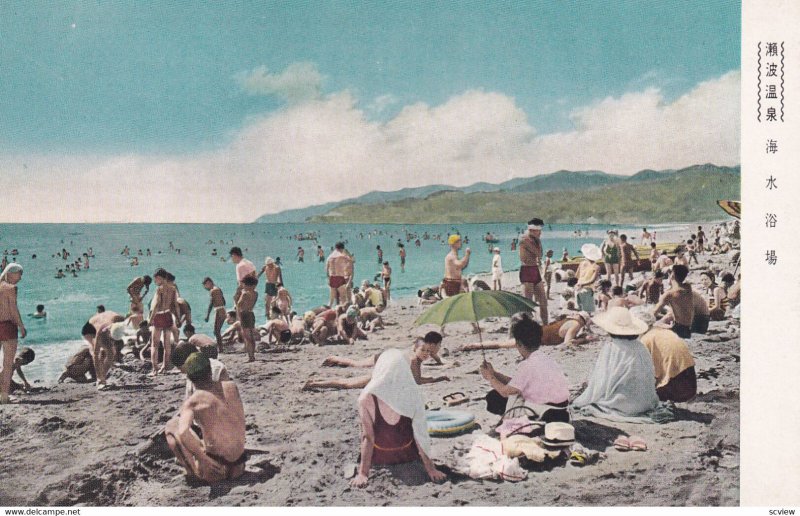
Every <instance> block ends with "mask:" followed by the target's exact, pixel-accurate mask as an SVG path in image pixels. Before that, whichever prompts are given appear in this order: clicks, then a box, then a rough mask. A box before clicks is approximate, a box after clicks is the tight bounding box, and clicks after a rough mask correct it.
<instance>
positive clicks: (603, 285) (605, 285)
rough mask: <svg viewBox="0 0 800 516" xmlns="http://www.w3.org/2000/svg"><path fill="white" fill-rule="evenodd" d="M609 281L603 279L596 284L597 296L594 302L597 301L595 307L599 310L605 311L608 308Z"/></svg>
mask: <svg viewBox="0 0 800 516" xmlns="http://www.w3.org/2000/svg"><path fill="white" fill-rule="evenodd" d="M610 291H611V281H609V280H603V281H601V282H600V284H599V285H597V298H596V299H595V303H597V309H598V310H600V311H601V312H605V311H606V309H607V308H608V302H609V301H611V292H610Z"/></svg>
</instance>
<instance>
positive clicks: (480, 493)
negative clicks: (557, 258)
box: [0, 255, 739, 506]
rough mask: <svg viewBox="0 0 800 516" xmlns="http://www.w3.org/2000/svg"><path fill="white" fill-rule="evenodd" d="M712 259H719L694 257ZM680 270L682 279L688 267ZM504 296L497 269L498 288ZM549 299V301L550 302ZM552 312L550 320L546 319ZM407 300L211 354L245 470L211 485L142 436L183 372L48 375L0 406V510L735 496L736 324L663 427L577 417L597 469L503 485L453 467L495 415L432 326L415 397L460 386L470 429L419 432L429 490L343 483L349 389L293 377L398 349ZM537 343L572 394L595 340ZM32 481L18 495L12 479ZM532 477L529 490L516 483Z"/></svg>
mask: <svg viewBox="0 0 800 516" xmlns="http://www.w3.org/2000/svg"><path fill="white" fill-rule="evenodd" d="M710 258H712V261H713V262H714V263H724V262H725V260H726V259H729V258H730V256H725V255H721V256H719V257H710ZM691 274H692V276H691V277H692V278H693V279H696V276H697V272H696V271H693V272H692V273H691ZM563 285H564V284H563V283H554V284H553V287H554V289H553V292H554V296H553V297H556V295H557V292H559V291H560V289H561V288H563ZM504 288H505V289H507V290H512V291H518V290H519V285H518V282H517V281H515V280H514V278H513V275H512V277H511V278H510V279H509V280H508V284H507V285H506V284H504ZM555 304H556V303H555V302H553V305H555ZM553 308H554V309H553V310H551V313H555V312H556V310H555V306H554V307H553ZM424 309H425V308H424V307H420V306H418V305H416V304H415V303H413V302H410V301H408V300H404V301H397V302H396V303H393V304H392V305H390V306H389V307H388V309H387V310H386V311H385V312H384V314H385V322H386V323H387V324H386V329H385V330H382V331H378V332H376V333H372V334H370V335H369V340H367V341H358V343H357V344H356V345H355V346H346V345H327V346H322V347H319V346H313V345H303V346H289V347H287V348H285V349H273V350H270V351H269V352H266V353H264V352H259V353H257V355H256V356H257V361H256V362H255V363H252V364H247V363H245V359H246V356H245V355H244V354H243V353H242V352H241V346H240V345H237V347H236V349H235V351H233V352H227V353H224V354H223V355H221V357H220V358H221V360H222V361H223V362H224V363H225V364H226V365H227V367H228V370H229V371H230V373H231V375H232V377H233V378H234V380H235V381H236V382H237V384H238V385H239V389H240V392H241V394H242V399H243V402H244V407H245V414H246V446H247V448H248V449H249V450H251V453H250V457H249V459H248V461H247V467H246V473H245V475H244V476H243V477H242V478H240V479H238V480H235V481H230V482H224V483H223V484H220V485H218V486H215V487H208V486H200V487H193V486H191V485H189V484H188V483H187V482H186V480H185V479H184V475H183V474H182V470H181V468H179V467H178V466H177V464H176V463H175V460H174V458H172V456H171V454H170V453H169V451H168V449H166V448H165V445H164V442H163V440H159V439H151V436H153V435H154V434H156V433H157V432H158V431H159V430H161V429H162V428H163V426H164V424H165V423H166V421H167V420H168V419H169V418H170V417H172V415H173V414H174V413H175V412H176V411H177V410H178V408H179V407H180V404H181V402H182V396H183V394H182V393H183V386H184V379H183V378H182V375H179V374H167V375H161V376H158V377H156V378H155V379H150V378H148V377H147V376H146V374H147V372H148V370H149V367H148V366H147V365H145V364H141V363H139V362H138V361H137V360H133V359H132V358H130V357H128V358H126V360H125V363H124V365H123V366H122V367H119V368H115V369H113V370H112V372H111V375H110V383H111V384H112V385H111V386H110V388H109V389H108V390H107V391H104V392H97V391H96V390H95V389H94V386H93V385H91V384H72V383H66V384H59V385H57V386H56V387H54V388H52V389H48V390H40V391H38V392H34V393H30V394H21V395H20V396H19V402H18V403H17V404H14V405H10V406H3V407H0V435H2V438H3V441H4V446H6V447H7V449H13V450H15V451H16V452H17V453H14V454H9V455H8V456H7V458H6V459H5V460H4V461H3V463H2V465H0V504H2V505H11V506H13V505H47V506H54V505H64V506H66V505H70V506H71V505H91V506H102V505H125V506H128V505H133V506H153V505H155V506H176V505H187V506H204V505H214V506H238V505H243V506H265V505H281V506H282V505H287V506H294V505H301V506H328V505H340V506H380V505H399V506H418V505H435V506H460V505H479V506H485V505H525V506H530V505H539V506H547V505H556V506H577V505H581V506H586V505H644V506H650V505H659V506H662V505H663V506H674V505H679V506H680V505H728V506H733V505H737V504H738V503H739V490H738V486H739V361H738V360H739V359H738V357H739V331H738V324H739V323H738V321H725V322H716V323H715V322H712V323H711V326H710V330H709V333H708V334H707V335H696V336H694V337H693V338H692V339H690V340H689V341H688V342H689V346H690V349H692V352H693V354H694V357H695V362H696V369H697V372H698V375H699V378H698V396H697V397H696V398H695V399H694V400H693V401H691V402H689V403H685V404H684V403H681V404H678V405H677V407H678V409H677V413H678V421H675V422H672V423H668V424H663V425H656V424H652V425H643V424H630V423H616V422H611V421H606V420H602V419H596V418H585V417H581V418H578V419H577V420H576V421H575V423H574V424H575V428H576V434H577V439H578V442H580V443H581V444H583V445H584V446H585V447H587V448H591V449H594V450H597V451H600V452H603V453H605V454H606V458H605V459H604V460H602V461H600V462H599V463H596V464H591V465H587V466H585V467H583V468H577V467H574V466H570V465H565V466H556V467H553V468H552V469H549V470H547V469H545V470H542V471H534V472H531V473H530V474H529V476H528V479H527V480H526V481H523V482H519V483H510V482H490V481H477V480H471V479H467V478H464V477H463V476H461V475H459V474H458V473H457V471H458V470H459V464H460V463H461V461H462V457H463V455H464V454H465V453H466V452H467V451H468V449H469V447H470V445H471V443H472V441H473V440H474V439H475V437H476V436H477V435H478V434H480V433H484V432H487V431H488V430H489V429H490V428H492V427H493V426H494V424H496V421H497V417H496V416H493V415H490V414H489V413H488V412H486V410H485V405H484V402H483V401H482V400H481V398H482V396H483V395H485V393H486V392H487V391H488V390H489V388H488V385H487V384H486V382H484V381H483V380H482V379H481V378H480V376H479V375H477V374H475V370H476V368H477V365H478V363H479V361H480V353H475V352H461V351H459V350H458V348H459V347H460V346H461V345H463V344H465V343H469V342H474V341H476V335H474V334H472V333H471V332H472V328H471V326H470V325H469V324H468V323H458V324H452V325H448V326H447V328H446V334H447V335H446V337H445V340H444V343H443V346H444V348H446V349H447V351H444V350H443V352H442V355H443V360H444V361H445V366H444V367H441V366H432V365H427V364H426V365H425V366H424V367H423V374H425V375H427V376H433V375H440V374H446V375H447V376H449V377H450V378H451V379H452V380H451V381H449V382H441V383H435V384H429V385H425V386H423V394H424V395H425V397H426V399H427V400H428V401H429V402H432V403H434V404H435V405H437V406H442V405H443V402H442V397H443V396H444V395H446V394H448V393H451V392H456V391H461V392H464V393H465V394H466V395H467V396H468V397H469V398H470V401H469V402H468V403H466V404H464V405H461V406H459V407H458V408H459V409H463V410H467V411H470V412H472V413H473V414H475V416H476V422H477V423H478V424H479V425H480V428H479V429H476V430H475V431H473V432H472V433H468V434H464V435H460V436H457V437H452V438H434V439H432V459H433V460H434V462H435V463H436V464H438V465H440V466H442V467H444V468H445V470H446V471H448V472H449V473H448V480H447V481H446V482H445V483H444V484H442V485H435V484H432V483H430V482H427V479H426V478H425V475H424V472H423V471H422V468H421V466H419V465H418V464H408V465H400V466H392V467H388V468H376V469H374V470H373V473H372V475H371V478H370V482H369V484H368V486H367V487H366V488H365V489H354V488H351V487H350V486H349V480H348V479H347V478H345V473H346V471H347V470H348V468H349V467H351V465H352V464H354V463H356V462H357V459H358V443H359V429H358V425H357V422H356V418H357V409H356V399H357V397H358V394H359V392H360V391H359V390H347V391H320V392H301V391H300V388H301V386H302V385H303V384H304V383H305V381H306V380H308V379H309V378H321V377H332V376H337V377H340V376H342V377H353V376H359V375H362V374H364V370H346V369H340V368H324V367H320V364H321V363H322V361H323V360H324V359H325V358H326V357H327V356H329V355H331V354H339V355H344V356H348V357H351V358H359V357H364V356H368V355H371V354H374V353H375V352H377V351H380V350H383V349H386V348H389V347H401V348H405V347H407V346H409V345H410V344H411V342H412V341H413V338H414V336H416V335H419V334H420V333H421V330H422V329H421V328H415V327H413V321H414V320H415V319H416V317H418V316H419V314H421V313H422V311H423V310H424ZM481 328H482V330H483V332H484V335H485V336H486V340H487V341H491V340H499V339H503V338H505V334H506V331H507V320H503V319H499V320H487V321H484V322H481ZM602 343H603V339H601V340H600V341H599V342H597V343H593V344H587V345H584V346H581V347H578V348H574V349H573V348H570V349H566V348H564V347H563V346H555V347H552V348H550V347H548V348H547V349H544V350H543V352H544V353H546V354H547V355H548V356H550V357H552V358H553V359H555V360H556V361H557V362H558V363H559V364H561V365H562V367H563V369H564V372H565V374H566V375H567V378H568V382H569V385H570V389H571V391H572V392H573V393H574V392H575V391H576V390H578V389H579V388H580V385H581V384H582V383H583V382H584V381H585V380H586V379H587V378H588V375H589V373H590V371H591V369H592V368H593V366H594V361H595V359H596V357H597V354H598V353H599V351H600V349H601V347H602ZM486 356H487V359H488V360H489V361H491V362H492V363H493V364H494V365H495V367H496V368H497V370H499V371H503V372H513V370H514V368H515V367H516V366H515V364H516V357H515V356H514V354H513V353H512V350H495V351H487V352H486ZM620 433H628V434H631V433H635V434H638V435H642V436H643V437H644V438H645V440H646V441H647V443H648V446H649V450H648V451H647V452H635V453H634V452H618V451H616V450H615V449H614V448H613V447H612V446H611V443H612V441H613V440H614V438H615V436H617V435H619V434H620ZM30 478H36V479H37V482H36V484H35V486H34V487H33V488H30V489H20V488H19V487H16V486H19V485H20V481H21V479H30ZM533 486H536V488H535V489H532V487H533Z"/></svg>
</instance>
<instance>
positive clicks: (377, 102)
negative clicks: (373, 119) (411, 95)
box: [367, 93, 400, 115]
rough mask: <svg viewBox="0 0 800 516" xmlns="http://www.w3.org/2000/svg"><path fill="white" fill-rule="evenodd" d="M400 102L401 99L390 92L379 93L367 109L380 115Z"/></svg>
mask: <svg viewBox="0 0 800 516" xmlns="http://www.w3.org/2000/svg"><path fill="white" fill-rule="evenodd" d="M398 102H400V99H398V98H397V97H395V96H394V95H392V94H390V93H389V94H386V95H379V96H377V97H375V98H374V99H373V100H372V102H370V103H369V105H368V106H367V109H368V110H369V111H370V112H372V113H373V114H375V115H380V114H381V113H383V112H384V111H386V109H388V108H389V107H391V106H394V105H395V104H397V103H398Z"/></svg>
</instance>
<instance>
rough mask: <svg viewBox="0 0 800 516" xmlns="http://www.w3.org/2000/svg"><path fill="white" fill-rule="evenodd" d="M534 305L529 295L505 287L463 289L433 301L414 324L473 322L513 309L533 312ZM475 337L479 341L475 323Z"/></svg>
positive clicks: (506, 313)
mask: <svg viewBox="0 0 800 516" xmlns="http://www.w3.org/2000/svg"><path fill="white" fill-rule="evenodd" d="M537 306H538V305H537V304H536V303H534V302H533V301H531V300H530V299H527V298H524V297H522V296H520V295H519V294H514V293H513V292H506V291H505V290H477V291H473V292H464V293H463V294H457V295H455V296H453V297H448V298H447V299H445V300H443V301H440V302H438V303H436V304H435V305H433V306H432V307H431V308H429V309H428V310H427V311H425V313H423V314H422V315H421V316H419V318H418V319H417V320H416V321H415V322H414V325H415V326H422V325H423V324H436V325H438V326H444V325H445V324H448V323H454V322H473V323H476V324H477V323H478V321H481V320H483V319H486V318H487V317H511V316H512V315H514V314H515V313H517V312H533V311H534V310H535V309H536V308H537ZM478 339H479V340H480V341H481V342H483V337H482V336H481V331H480V326H478ZM481 351H483V349H482V348H481Z"/></svg>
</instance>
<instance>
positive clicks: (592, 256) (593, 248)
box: [581, 244, 603, 262]
mask: <svg viewBox="0 0 800 516" xmlns="http://www.w3.org/2000/svg"><path fill="white" fill-rule="evenodd" d="M581 254H582V255H583V256H585V257H586V258H587V259H588V260H591V261H593V262H596V261H597V260H599V259H600V258H602V257H603V253H602V252H601V251H600V248H599V247H597V244H583V245H582V246H581Z"/></svg>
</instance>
